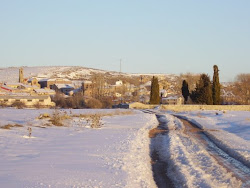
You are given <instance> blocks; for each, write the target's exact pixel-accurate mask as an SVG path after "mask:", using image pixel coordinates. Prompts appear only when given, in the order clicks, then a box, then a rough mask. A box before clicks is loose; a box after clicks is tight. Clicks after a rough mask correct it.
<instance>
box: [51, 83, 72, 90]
mask: <svg viewBox="0 0 250 188" xmlns="http://www.w3.org/2000/svg"><path fill="white" fill-rule="evenodd" d="M55 85H56V87H57V88H58V89H62V88H66V89H73V88H74V86H73V85H72V84H55Z"/></svg>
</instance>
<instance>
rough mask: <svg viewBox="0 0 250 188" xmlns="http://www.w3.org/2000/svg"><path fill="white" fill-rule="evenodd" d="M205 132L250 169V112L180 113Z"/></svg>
mask: <svg viewBox="0 0 250 188" xmlns="http://www.w3.org/2000/svg"><path fill="white" fill-rule="evenodd" d="M179 114H180V115H183V116H185V117H186V119H188V120H190V121H192V122H194V123H195V124H197V125H198V126H199V127H201V128H202V129H204V130H205V133H206V134H207V135H208V136H209V137H210V138H211V139H213V141H214V142H216V144H217V145H219V146H220V147H222V148H223V149H224V150H226V151H227V152H229V153H230V154H231V155H233V156H234V157H236V158H238V159H239V160H241V161H242V162H243V163H245V164H246V165H247V166H248V167H250V119H249V118H250V112H249V111H227V112H226V111H224V112H222V111H193V112H183V113H179Z"/></svg>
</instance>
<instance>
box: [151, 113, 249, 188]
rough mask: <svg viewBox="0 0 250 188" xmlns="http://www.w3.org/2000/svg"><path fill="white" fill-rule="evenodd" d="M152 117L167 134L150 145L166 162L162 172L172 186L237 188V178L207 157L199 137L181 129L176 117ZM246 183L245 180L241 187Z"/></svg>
mask: <svg viewBox="0 0 250 188" xmlns="http://www.w3.org/2000/svg"><path fill="white" fill-rule="evenodd" d="M156 116H157V118H158V120H159V122H160V125H159V126H160V127H161V128H162V127H165V128H166V129H167V130H169V133H167V134H161V135H158V136H157V137H155V138H154V141H152V142H151V147H154V148H155V149H156V150H157V151H156V153H157V155H159V156H158V158H159V159H160V161H163V162H165V163H166V165H165V166H163V168H167V169H165V172H166V174H167V175H168V177H170V179H171V181H172V182H173V183H174V185H175V186H176V187H180V186H181V187H241V180H239V179H238V178H236V176H235V175H234V172H231V171H228V169H226V168H225V167H224V166H223V165H221V163H219V162H218V161H217V160H216V159H215V158H214V157H213V156H211V155H210V153H209V151H207V148H206V147H204V145H202V144H201V140H197V139H195V138H193V137H192V136H190V135H188V134H186V133H185V132H183V131H184V130H185V129H184V125H182V123H181V122H180V120H178V119H177V118H175V117H173V116H171V115H167V114H164V115H163V114H158V115H156ZM202 142H207V141H206V140H204V139H203V140H202ZM152 145H153V146H152ZM158 174H159V173H158ZM158 186H159V185H158ZM247 186H248V183H247V184H246V182H245V184H244V185H243V187H247ZM159 187H162V186H159Z"/></svg>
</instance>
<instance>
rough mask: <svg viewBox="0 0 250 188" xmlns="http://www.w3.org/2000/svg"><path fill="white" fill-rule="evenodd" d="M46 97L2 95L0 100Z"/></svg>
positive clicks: (43, 97)
mask: <svg viewBox="0 0 250 188" xmlns="http://www.w3.org/2000/svg"><path fill="white" fill-rule="evenodd" d="M48 97H49V96H48V95H2V96H0V99H47V98H48Z"/></svg>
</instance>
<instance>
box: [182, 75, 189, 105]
mask: <svg viewBox="0 0 250 188" xmlns="http://www.w3.org/2000/svg"><path fill="white" fill-rule="evenodd" d="M181 92H182V96H183V97H184V99H185V103H186V102H187V100H188V96H189V89H188V83H187V81H186V80H183V82H182V87H181Z"/></svg>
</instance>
